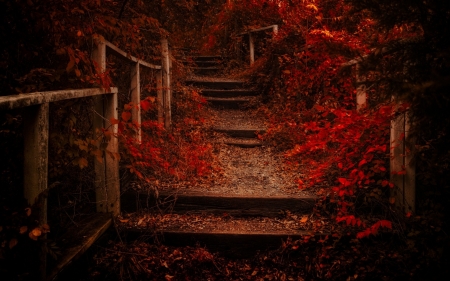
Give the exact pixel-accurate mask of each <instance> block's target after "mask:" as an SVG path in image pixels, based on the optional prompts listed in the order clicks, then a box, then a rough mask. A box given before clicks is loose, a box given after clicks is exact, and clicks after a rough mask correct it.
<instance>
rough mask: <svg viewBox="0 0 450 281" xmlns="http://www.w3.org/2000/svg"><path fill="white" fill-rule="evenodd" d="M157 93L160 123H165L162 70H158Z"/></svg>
mask: <svg viewBox="0 0 450 281" xmlns="http://www.w3.org/2000/svg"><path fill="white" fill-rule="evenodd" d="M156 95H157V99H156V102H157V107H158V123H160V124H164V96H163V89H162V70H158V71H157V72H156Z"/></svg>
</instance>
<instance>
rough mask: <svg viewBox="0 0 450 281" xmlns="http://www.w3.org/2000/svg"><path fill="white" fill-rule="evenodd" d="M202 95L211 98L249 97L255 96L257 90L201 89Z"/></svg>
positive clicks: (257, 93)
mask: <svg viewBox="0 0 450 281" xmlns="http://www.w3.org/2000/svg"><path fill="white" fill-rule="evenodd" d="M202 95H203V96H205V97H212V98H235V97H249V96H257V95H259V92H258V91H256V90H253V89H233V90H218V89H203V90H202Z"/></svg>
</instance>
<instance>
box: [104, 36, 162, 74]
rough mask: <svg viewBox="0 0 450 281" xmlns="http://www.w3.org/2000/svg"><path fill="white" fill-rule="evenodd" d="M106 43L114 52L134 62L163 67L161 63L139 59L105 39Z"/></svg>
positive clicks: (152, 66)
mask: <svg viewBox="0 0 450 281" xmlns="http://www.w3.org/2000/svg"><path fill="white" fill-rule="evenodd" d="M105 45H106V46H107V47H108V48H110V49H111V50H113V51H114V52H116V53H117V54H119V55H121V56H122V57H124V58H126V59H129V60H130V61H132V62H136V63H139V64H140V65H143V66H145V67H148V68H151V69H161V66H160V65H154V64H151V63H148V62H146V61H143V60H141V59H138V58H136V57H134V56H132V55H130V54H127V53H126V52H124V51H122V50H121V49H119V48H118V47H117V46H116V45H114V44H113V43H111V42H109V41H107V40H105Z"/></svg>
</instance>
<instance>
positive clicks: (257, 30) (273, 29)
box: [239, 24, 278, 65]
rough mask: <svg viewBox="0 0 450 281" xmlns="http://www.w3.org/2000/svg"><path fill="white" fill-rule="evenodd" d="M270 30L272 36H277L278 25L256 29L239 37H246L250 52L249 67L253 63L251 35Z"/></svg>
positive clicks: (253, 38) (253, 39) (253, 45)
mask: <svg viewBox="0 0 450 281" xmlns="http://www.w3.org/2000/svg"><path fill="white" fill-rule="evenodd" d="M270 29H272V32H273V36H276V35H277V34H278V25H276V24H275V25H270V26H266V27H261V28H257V29H252V30H249V31H246V32H242V33H240V34H239V35H240V36H243V35H248V45H249V49H250V50H249V52H250V65H253V64H254V63H255V36H254V35H253V34H252V33H256V32H261V31H265V30H270Z"/></svg>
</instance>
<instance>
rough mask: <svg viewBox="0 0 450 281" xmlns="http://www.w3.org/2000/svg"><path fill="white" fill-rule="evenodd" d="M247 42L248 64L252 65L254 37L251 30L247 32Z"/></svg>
mask: <svg viewBox="0 0 450 281" xmlns="http://www.w3.org/2000/svg"><path fill="white" fill-rule="evenodd" d="M248 43H249V47H250V65H253V63H254V62H255V38H254V37H253V36H252V33H251V32H249V33H248Z"/></svg>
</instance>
